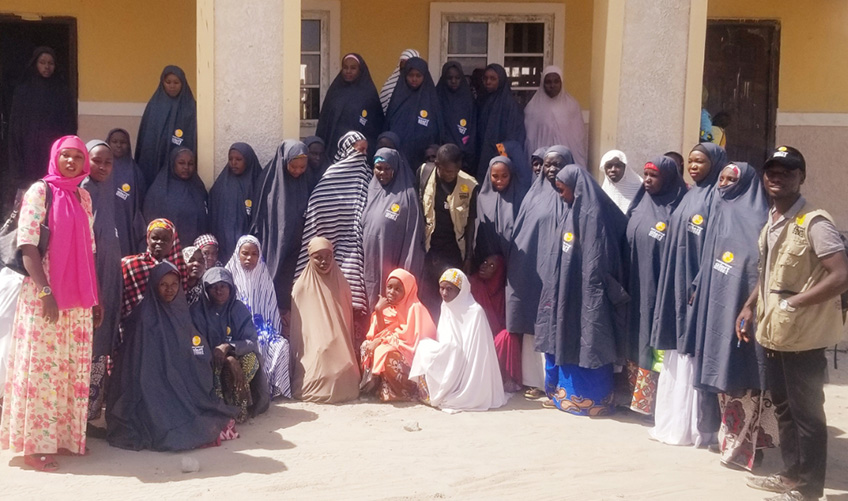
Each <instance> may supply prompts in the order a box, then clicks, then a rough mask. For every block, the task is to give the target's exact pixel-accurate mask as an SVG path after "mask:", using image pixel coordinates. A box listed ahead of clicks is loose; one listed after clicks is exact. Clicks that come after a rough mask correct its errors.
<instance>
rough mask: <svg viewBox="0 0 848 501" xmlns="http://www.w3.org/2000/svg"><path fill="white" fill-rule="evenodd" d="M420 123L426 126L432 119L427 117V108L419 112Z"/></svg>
mask: <svg viewBox="0 0 848 501" xmlns="http://www.w3.org/2000/svg"><path fill="white" fill-rule="evenodd" d="M418 125H423V126H424V127H427V126H428V125H430V119H428V118H427V110H421V111H419V112H418Z"/></svg>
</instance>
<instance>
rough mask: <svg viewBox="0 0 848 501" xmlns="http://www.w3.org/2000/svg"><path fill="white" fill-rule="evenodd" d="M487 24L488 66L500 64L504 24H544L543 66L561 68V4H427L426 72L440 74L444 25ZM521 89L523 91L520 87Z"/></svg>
mask: <svg viewBox="0 0 848 501" xmlns="http://www.w3.org/2000/svg"><path fill="white" fill-rule="evenodd" d="M452 22H454V23H456V22H486V23H489V39H488V53H487V56H486V57H487V58H488V62H489V64H491V63H498V64H503V61H504V56H505V55H506V54H504V33H505V29H504V28H505V25H506V23H544V24H545V42H544V44H545V54H544V63H543V66H547V65H550V64H555V65H557V66H559V67H560V68H562V69H563V71H565V68H564V67H563V60H564V59H563V55H564V54H563V52H564V47H565V5H563V4H562V3H558V4H557V3H499V2H468V3H465V2H462V3H452V2H451V3H449V2H433V3H431V4H430V52H429V53H430V62H429V65H430V73H431V74H432V75H434V78H436V75H441V71H442V65H443V64H444V63H445V61H446V60H447V50H448V23H452ZM521 89H522V90H526V88H524V87H522V88H521Z"/></svg>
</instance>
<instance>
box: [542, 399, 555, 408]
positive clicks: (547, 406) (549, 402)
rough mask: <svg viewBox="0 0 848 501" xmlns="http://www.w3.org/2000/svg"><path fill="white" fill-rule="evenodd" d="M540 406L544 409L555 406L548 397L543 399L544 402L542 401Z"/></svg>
mask: <svg viewBox="0 0 848 501" xmlns="http://www.w3.org/2000/svg"><path fill="white" fill-rule="evenodd" d="M542 407H544V408H545V409H556V408H557V406H556V404H555V403H554V401H553V400H551V399H550V398H549V399H547V400H545V401H544V402H542Z"/></svg>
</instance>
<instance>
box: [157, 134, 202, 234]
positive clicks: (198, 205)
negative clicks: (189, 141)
mask: <svg viewBox="0 0 848 501" xmlns="http://www.w3.org/2000/svg"><path fill="white" fill-rule="evenodd" d="M186 151H187V152H189V153H191V155H192V156H194V152H193V151H191V150H190V149H188V148H184V147H179V148H176V149H174V150H173V151H171V153H170V157H169V161H168V163H167V164H166V165H164V166H162V169H161V170H160V172H159V174H158V175H157V176H156V180H155V181H154V182H153V184H152V185H151V186H150V189H149V190H147V196H146V197H145V199H144V219H145V221H146V222H147V223H150V222H151V221H153V220H154V219H157V218H160V217H161V218H165V219H167V220H169V221H171V222H172V223H174V226H176V228H177V231H178V232H179V234H180V238H184V239H185V241H186V242H194V239H195V238H197V237H199V236H200V235H203V234H204V233H209V212H208V210H207V198H208V196H207V194H206V186H204V184H203V181H201V179H200V176H198V175H197V168H195V169H194V174H193V175H192V176H191V178H189V179H187V180H186V179H181V178H180V177H178V176H177V175H176V173H175V168H176V162H177V157H179V156H180V154H181V153H183V152H186ZM195 158H197V157H195Z"/></svg>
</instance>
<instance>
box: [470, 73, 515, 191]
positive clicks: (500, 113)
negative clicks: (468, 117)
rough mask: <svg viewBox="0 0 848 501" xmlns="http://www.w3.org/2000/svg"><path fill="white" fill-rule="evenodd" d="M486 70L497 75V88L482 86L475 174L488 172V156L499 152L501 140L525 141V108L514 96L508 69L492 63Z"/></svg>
mask: <svg viewBox="0 0 848 501" xmlns="http://www.w3.org/2000/svg"><path fill="white" fill-rule="evenodd" d="M486 70H493V71H494V72H495V73H497V75H498V88H497V89H496V90H495V91H494V92H486V91H485V89H484V90H483V93H482V95H481V96H480V99H479V109H478V110H477V151H478V154H477V168H476V169H475V170H474V172H472V174H474V175H476V176H477V177H478V179H477V180H478V181H480V180H481V179H480V176H483V175H484V173H485V172H486V166H487V165H489V160H491V159H492V157H495V156H497V155H498V148H497V144H498V143H503V142H504V141H508V140H510V139H511V140H513V141H517V142H518V143H520V144H524V142H525V140H526V139H527V131H526V130H525V129H524V111H523V110H522V109H521V105H519V104H518V101H516V100H515V98H514V97H513V96H512V90H511V89H510V86H509V81H508V80H507V76H506V70H504V68H503V66H501V65H499V64H490V65H489V66H487V67H486Z"/></svg>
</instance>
